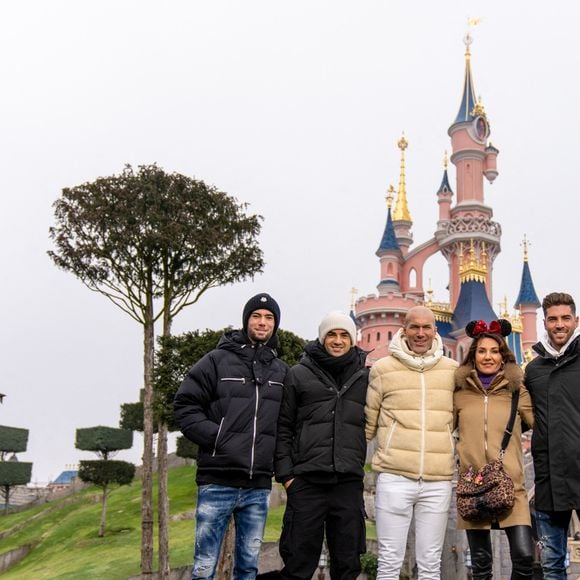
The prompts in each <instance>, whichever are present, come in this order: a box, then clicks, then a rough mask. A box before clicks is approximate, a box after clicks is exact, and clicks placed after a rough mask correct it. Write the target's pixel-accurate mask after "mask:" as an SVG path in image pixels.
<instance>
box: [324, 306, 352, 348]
mask: <svg viewBox="0 0 580 580" xmlns="http://www.w3.org/2000/svg"><path fill="white" fill-rule="evenodd" d="M336 329H341V330H346V331H347V332H348V333H349V334H350V339H351V340H352V344H353V346H354V345H355V344H356V326H355V325H354V322H353V320H352V318H351V317H350V316H349V315H348V314H345V313H344V312H339V311H338V310H335V311H334V312H329V313H328V314H327V315H326V316H325V317H324V318H323V319H322V322H321V323H320V326H319V327H318V340H319V341H320V342H321V343H322V344H324V339H325V338H326V335H327V334H328V333H329V332H330V331H331V330H336Z"/></svg>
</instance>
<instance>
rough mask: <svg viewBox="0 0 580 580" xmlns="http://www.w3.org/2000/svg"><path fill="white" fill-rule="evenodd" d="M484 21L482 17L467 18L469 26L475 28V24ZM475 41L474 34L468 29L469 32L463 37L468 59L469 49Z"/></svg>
mask: <svg viewBox="0 0 580 580" xmlns="http://www.w3.org/2000/svg"><path fill="white" fill-rule="evenodd" d="M481 21H482V19H481V18H468V19H467V26H468V27H469V28H473V27H475V26H477V25H478V24H480V23H481ZM472 42H473V36H471V33H470V31H469V30H468V31H467V34H466V35H465V36H464V37H463V44H465V58H466V59H467V60H469V57H470V54H471V53H470V51H469V47H470V46H471V44H472Z"/></svg>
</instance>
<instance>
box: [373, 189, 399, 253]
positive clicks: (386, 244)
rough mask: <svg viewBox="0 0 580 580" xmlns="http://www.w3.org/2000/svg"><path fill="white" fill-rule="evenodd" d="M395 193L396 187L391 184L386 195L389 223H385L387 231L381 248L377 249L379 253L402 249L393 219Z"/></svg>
mask: <svg viewBox="0 0 580 580" xmlns="http://www.w3.org/2000/svg"><path fill="white" fill-rule="evenodd" d="M394 193H395V188H394V187H393V186H392V185H390V186H389V190H388V191H387V195H386V196H385V199H386V200H387V223H386V225H385V231H384V233H383V237H382V239H381V243H380V245H379V249H378V250H377V255H380V254H382V253H383V252H388V251H393V250H394V251H395V252H400V251H401V248H400V247H399V242H397V235H396V234H395V228H394V226H393V219H392V217H391V206H392V205H393V199H394Z"/></svg>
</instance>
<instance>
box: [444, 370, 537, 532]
mask: <svg viewBox="0 0 580 580" xmlns="http://www.w3.org/2000/svg"><path fill="white" fill-rule="evenodd" d="M455 382H456V386H457V388H456V391H455V395H454V404H455V424H456V426H457V427H458V429H459V441H458V443H457V454H458V456H459V464H460V467H459V469H460V472H463V471H465V470H466V469H468V468H469V466H470V465H473V467H474V468H476V469H480V468H481V467H483V466H484V465H485V464H486V463H489V462H490V461H493V460H494V459H497V457H498V455H499V451H500V446H501V440H502V438H503V434H504V432H505V428H506V425H507V422H508V419H509V415H510V410H511V397H512V392H513V391H514V390H515V389H519V390H520V400H519V404H518V414H517V415H516V421H515V424H514V430H513V433H512V437H511V439H510V442H509V445H508V448H507V450H506V453H505V457H504V467H505V470H506V472H507V473H508V475H509V476H510V477H511V478H512V480H513V482H514V487H515V492H516V503H515V505H514V507H513V508H512V509H511V510H510V511H509V512H508V513H507V514H506V515H505V516H503V517H501V518H499V520H498V524H499V527H500V528H507V527H509V526H518V525H525V526H529V525H530V508H529V504H528V496H527V492H526V489H525V480H524V462H523V453H522V446H521V433H522V423H521V421H522V419H523V420H524V421H525V422H526V423H527V424H528V425H529V426H530V427H532V426H533V422H534V416H533V410H532V401H531V398H530V394H529V393H528V391H527V390H526V388H525V387H524V386H523V384H522V383H523V373H522V371H521V369H520V367H519V366H517V365H516V364H513V363H508V364H507V365H506V366H505V369H504V370H503V371H500V372H499V373H498V374H497V375H496V377H495V378H494V379H493V381H492V383H491V385H490V386H489V387H488V389H487V392H486V390H485V389H484V388H483V387H482V386H481V383H480V382H479V379H478V378H477V372H476V371H475V370H474V369H473V368H472V367H471V366H466V365H464V366H461V367H459V368H458V369H457V372H456V374H455ZM457 527H458V528H460V529H489V528H491V522H466V521H464V520H462V519H461V517H459V516H458V517H457Z"/></svg>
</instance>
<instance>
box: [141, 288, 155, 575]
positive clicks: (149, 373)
mask: <svg viewBox="0 0 580 580" xmlns="http://www.w3.org/2000/svg"><path fill="white" fill-rule="evenodd" d="M149 288H151V285H149ZM144 319H145V323H144V325H143V331H144V332H143V334H144V337H143V368H144V373H143V374H144V377H143V378H144V396H143V490H142V494H141V578H151V576H152V573H153V356H154V354H155V327H154V322H153V297H152V295H151V293H150V294H149V295H148V296H147V304H146V312H145V316H144Z"/></svg>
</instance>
